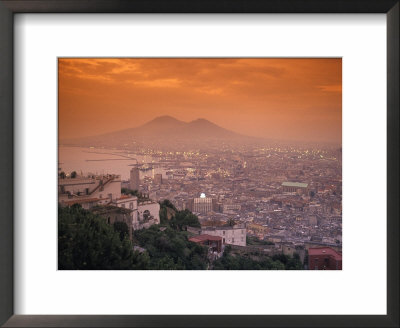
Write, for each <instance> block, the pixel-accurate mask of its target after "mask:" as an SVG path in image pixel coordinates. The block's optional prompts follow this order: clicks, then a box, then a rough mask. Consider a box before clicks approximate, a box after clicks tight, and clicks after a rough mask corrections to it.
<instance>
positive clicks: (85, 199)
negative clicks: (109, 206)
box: [64, 198, 99, 206]
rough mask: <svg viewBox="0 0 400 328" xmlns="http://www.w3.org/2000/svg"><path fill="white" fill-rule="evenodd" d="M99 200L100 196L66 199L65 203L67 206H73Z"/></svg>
mask: <svg viewBox="0 0 400 328" xmlns="http://www.w3.org/2000/svg"><path fill="white" fill-rule="evenodd" d="M97 201H99V198H82V199H80V198H77V199H73V200H67V201H64V204H65V205H67V206H71V205H74V204H85V203H95V202H97Z"/></svg>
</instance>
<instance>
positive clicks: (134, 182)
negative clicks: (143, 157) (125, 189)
mask: <svg viewBox="0 0 400 328" xmlns="http://www.w3.org/2000/svg"><path fill="white" fill-rule="evenodd" d="M139 184H140V180H139V168H137V167H133V168H132V169H131V179H130V184H129V186H130V189H132V190H139Z"/></svg>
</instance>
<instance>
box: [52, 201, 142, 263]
mask: <svg viewBox="0 0 400 328" xmlns="http://www.w3.org/2000/svg"><path fill="white" fill-rule="evenodd" d="M120 237H121V234H120V232H119V231H114V229H113V227H112V226H110V225H108V224H107V223H106V222H105V220H104V219H103V218H101V217H99V216H97V215H94V214H92V213H90V212H89V211H86V210H84V209H82V207H81V206H80V205H73V206H72V207H65V208H61V207H59V209H58V268H59V269H60V270H121V269H122V270H124V269H125V270H126V269H144V268H145V266H146V263H145V260H146V259H145V258H144V257H143V256H142V255H141V254H139V253H138V252H133V250H132V244H131V242H130V240H129V239H128V238H126V237H124V238H123V239H122V240H121V238H120Z"/></svg>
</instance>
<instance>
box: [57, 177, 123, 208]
mask: <svg viewBox="0 0 400 328" xmlns="http://www.w3.org/2000/svg"><path fill="white" fill-rule="evenodd" d="M119 197H121V177H120V176H119V175H113V174H107V175H97V176H94V175H93V176H88V177H82V176H77V177H75V178H70V177H69V178H64V179H63V178H59V179H58V202H59V203H61V205H63V203H65V202H67V201H73V200H74V201H77V200H88V199H95V198H98V199H99V200H98V201H97V203H98V204H101V205H105V204H108V203H110V202H112V201H113V200H115V199H117V198H119Z"/></svg>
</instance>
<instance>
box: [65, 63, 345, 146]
mask: <svg viewBox="0 0 400 328" xmlns="http://www.w3.org/2000/svg"><path fill="white" fill-rule="evenodd" d="M58 82H59V85H58V87H59V137H60V138H61V139H63V138H74V137H82V136H89V135H97V134H103V133H106V132H111V131H116V130H122V129H126V128H132V127H137V126H140V125H142V124H144V123H146V122H148V121H150V120H152V119H154V118H155V117H158V116H162V115H169V116H172V117H175V118H177V119H179V120H182V121H186V122H188V121H192V120H195V119H197V118H205V119H207V120H209V121H211V122H214V123H215V124H217V125H219V126H221V127H223V128H226V129H229V130H232V131H235V132H238V133H241V134H245V135H249V136H257V137H266V138H274V139H282V140H301V141H317V142H319V141H321V142H325V141H328V142H335V143H337V144H340V143H341V135H342V128H341V127H342V61H341V59H334V58H332V59H232V58H231V59H205V58H203V59H135V58H132V59H123V58H118V59H111V58H106V59H94V58H81V59H77V58H71V59H68V58H63V59H59V81H58Z"/></svg>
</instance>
